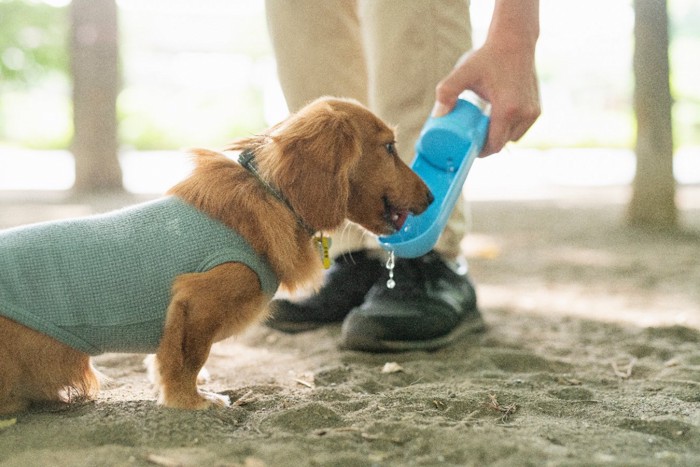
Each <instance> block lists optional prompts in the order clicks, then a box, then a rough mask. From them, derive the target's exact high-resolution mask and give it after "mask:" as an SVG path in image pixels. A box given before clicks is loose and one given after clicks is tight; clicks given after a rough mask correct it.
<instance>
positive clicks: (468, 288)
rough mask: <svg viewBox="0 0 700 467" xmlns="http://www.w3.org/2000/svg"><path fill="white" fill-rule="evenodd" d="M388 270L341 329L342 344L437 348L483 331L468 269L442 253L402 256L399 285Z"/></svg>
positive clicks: (378, 348) (398, 264)
mask: <svg viewBox="0 0 700 467" xmlns="http://www.w3.org/2000/svg"><path fill="white" fill-rule="evenodd" d="M387 278H388V277H387V275H386V274H384V275H383V276H382V277H381V278H380V279H379V280H378V282H377V283H376V284H375V285H374V286H373V287H372V289H371V290H370V291H369V292H368V293H367V296H366V297H365V300H364V303H363V304H362V305H360V306H358V307H357V308H355V309H353V310H352V311H351V312H350V314H349V315H348V316H347V318H345V321H344V322H343V327H342V336H341V347H343V348H345V349H350V350H363V351H369V352H391V351H406V350H432V349H437V348H439V347H443V346H445V345H447V344H449V343H451V342H452V341H454V340H455V339H457V338H458V337H460V336H462V335H464V334H465V333H471V332H477V331H481V330H483V329H484V322H483V320H482V319H481V315H480V313H479V311H478V309H477V307H476V293H475V291H474V286H473V285H472V283H471V281H470V280H469V277H468V276H467V275H466V271H464V272H458V271H457V270H456V268H453V267H452V266H450V265H448V264H447V263H446V262H445V261H444V260H443V259H442V258H441V257H440V256H439V255H438V254H437V253H435V252H430V253H428V254H427V255H425V256H421V257H420V258H415V259H397V260H396V268H395V269H394V280H395V283H396V285H395V287H394V288H393V289H389V288H387V285H386V281H387Z"/></svg>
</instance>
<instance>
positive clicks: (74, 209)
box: [0, 187, 700, 467]
mask: <svg viewBox="0 0 700 467" xmlns="http://www.w3.org/2000/svg"><path fill="white" fill-rule="evenodd" d="M627 198H628V193H627V191H626V189H624V188H595V189H590V188H589V189H568V190H559V191H558V192H557V193H554V194H553V195H552V196H545V197H542V198H541V199H535V200H533V199H530V200H519V201H477V202H474V203H473V204H472V218H473V232H474V233H473V235H471V236H470V237H469V239H468V240H467V241H466V242H465V244H464V249H465V251H466V253H467V255H468V257H469V259H470V268H471V275H472V276H473V278H474V279H475V281H476V283H477V287H478V289H477V291H478V295H479V303H480V307H481V310H482V312H483V315H484V318H485V320H486V322H487V325H488V329H487V331H486V332H485V333H483V334H480V335H476V336H468V337H465V338H464V339H463V340H461V341H460V342H458V343H456V344H454V345H452V346H450V347H447V348H445V349H442V350H439V351H435V352H429V353H427V352H410V353H401V354H365V353H360V352H349V351H340V350H338V348H337V342H338V336H339V327H337V326H331V327H326V328H322V329H319V330H316V331H312V332H308V333H304V334H298V335H285V334H281V333H279V332H275V331H272V330H269V329H267V328H265V327H263V326H259V327H255V328H253V329H251V330H250V331H249V332H248V333H247V334H245V335H244V336H241V337H239V338H236V339H232V340H228V341H226V342H223V343H220V344H217V345H216V346H215V348H214V350H213V352H212V356H211V358H210V360H209V362H208V364H207V367H208V369H209V371H210V372H211V374H212V376H211V380H210V381H209V382H208V383H207V384H206V385H205V386H206V388H208V389H209V390H213V391H216V392H220V393H225V394H228V395H230V396H231V399H232V400H234V401H236V402H235V403H234V404H233V406H232V407H231V408H228V409H212V410H208V411H204V412H183V411H177V410H166V409H163V408H159V407H157V406H156V404H155V402H154V394H153V391H152V389H151V387H150V386H149V384H148V383H147V381H146V375H145V372H144V368H143V365H142V360H143V356H142V355H116V354H108V355H103V356H100V357H98V358H96V359H95V365H96V366H97V367H98V369H100V370H101V371H102V372H103V373H105V374H106V375H108V376H109V377H111V378H113V380H114V381H113V383H111V384H110V385H109V386H108V387H106V388H104V389H103V391H102V392H101V394H100V396H99V398H98V399H97V400H96V401H94V402H90V403H84V404H79V405H73V406H70V407H64V408H52V409H46V408H45V409H43V410H36V411H33V412H31V413H28V414H23V415H18V416H17V417H16V418H9V417H5V418H0V465H2V466H22V467H24V466H33V465H36V466H45V465H62V466H63V465H71V466H122V465H128V466H132V465H134V466H140V465H143V466H147V465H151V466H153V465H155V466H180V465H182V466H203V465H207V466H234V465H240V466H249V467H258V466H287V465H297V466H298V465H322V466H326V465H333V466H364V465H367V466H370V465H380V466H383V465H396V466H404V465H502V466H506V465H507V466H511V465H566V466H583V465H586V466H589V465H620V466H622V465H625V466H628V465H642V466H645V465H649V466H652V465H653V466H658V465H671V466H675V465H678V466H697V465H700V187H685V188H682V189H680V191H679V193H678V202H679V205H680V206H681V208H682V222H683V225H684V231H683V232H682V233H676V234H670V235H669V234H663V233H644V232H639V231H631V230H627V229H625V228H623V218H624V206H625V203H626V201H627ZM64 201H65V202H63V203H59V202H47V201H46V199H44V198H41V197H37V198H36V199H33V200H32V199H28V198H27V197H26V196H25V195H19V194H18V195H17V196H13V195H11V194H5V195H3V196H2V197H1V198H0V227H8V226H10V225H16V224H20V223H25V222H32V221H36V220H43V219H48V218H55V217H63V216H73V215H82V214H87V213H89V212H92V211H93V210H95V209H98V210H100V209H105V208H106V207H107V206H106V204H105V203H104V200H102V201H100V202H98V200H93V201H92V202H85V201H80V202H77V201H75V200H64ZM121 202H122V200H114V201H113V202H112V204H115V205H116V204H119V203H121ZM109 207H112V206H109ZM396 280H397V281H399V280H401V278H400V277H397V278H396Z"/></svg>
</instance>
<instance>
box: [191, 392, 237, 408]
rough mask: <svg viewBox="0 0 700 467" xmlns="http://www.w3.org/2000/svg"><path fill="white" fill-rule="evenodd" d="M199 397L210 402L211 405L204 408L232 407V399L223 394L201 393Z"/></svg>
mask: <svg viewBox="0 0 700 467" xmlns="http://www.w3.org/2000/svg"><path fill="white" fill-rule="evenodd" d="M199 395H200V396H202V399H204V400H205V401H207V402H209V405H207V406H206V407H204V408H208V407H211V406H217V407H230V406H231V399H230V398H229V397H228V396H224V395H223V394H217V393H215V392H206V391H199Z"/></svg>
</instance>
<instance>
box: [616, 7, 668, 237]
mask: <svg viewBox="0 0 700 467" xmlns="http://www.w3.org/2000/svg"><path fill="white" fill-rule="evenodd" d="M634 12H635V23H634V40H635V42H634V62H633V68H634V78H635V89H634V110H635V113H636V116H637V146H636V153H637V170H636V174H635V178H634V183H633V191H632V199H631V201H630V205H629V209H628V221H629V223H630V225H633V226H639V227H646V228H654V229H670V228H674V227H676V226H677V217H678V213H677V208H676V203H675V193H676V182H675V179H674V177H673V128H672V117H671V106H672V98H671V90H670V85H669V60H668V46H669V36H668V10H667V4H666V0H634Z"/></svg>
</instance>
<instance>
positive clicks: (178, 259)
mask: <svg viewBox="0 0 700 467" xmlns="http://www.w3.org/2000/svg"><path fill="white" fill-rule="evenodd" d="M230 262H235V263H242V264H245V265H246V266H248V267H249V268H250V269H252V270H253V271H255V273H256V274H257V275H258V279H259V281H260V285H261V288H262V290H263V292H264V293H265V294H266V295H268V296H270V297H271V296H272V295H273V294H274V293H275V291H276V290H277V287H278V285H279V284H278V281H277V277H276V276H275V274H274V273H273V271H272V270H271V269H270V266H269V265H268V264H267V262H266V261H265V260H264V259H262V258H260V257H259V256H258V255H257V254H256V253H255V251H254V250H253V249H252V248H251V247H250V245H248V243H247V242H246V241H245V240H244V239H243V237H241V236H240V235H239V234H237V233H236V232H234V231H233V230H231V229H230V228H229V227H227V226H225V225H224V224H223V223H221V222H219V221H217V220H215V219H213V218H211V217H209V216H207V215H206V214H205V213H203V212H201V211H199V210H198V209H196V208H194V207H193V206H190V205H189V204H187V203H185V202H184V201H182V200H180V199H178V198H175V197H169V198H163V199H160V200H157V201H153V202H149V203H145V204H141V205H138V206H134V207H131V208H126V209H123V210H120V211H116V212H113V213H109V214H105V215H98V216H91V217H87V218H83V219H76V220H64V221H57V222H46V223H42V224H36V225H31V226H26V227H18V228H14V229H9V230H5V231H3V232H0V315H3V316H6V317H7V318H10V319H12V320H14V321H17V322H19V323H21V324H23V325H25V326H27V327H30V328H32V329H35V330H37V331H40V332H42V333H44V334H47V335H49V336H51V337H53V338H55V339H57V340H59V341H61V342H63V343H65V344H67V345H69V346H71V347H73V348H75V349H78V350H80V351H82V352H85V353H88V354H90V355H97V354H100V353H104V352H144V353H145V352H155V350H156V349H157V348H158V344H159V342H160V339H161V337H162V335H163V326H164V323H165V315H166V311H167V308H168V304H169V302H170V297H171V288H172V285H173V281H174V279H175V278H176V277H177V276H179V275H180V274H185V273H196V272H204V271H208V270H210V269H212V268H214V267H216V266H218V265H221V264H223V263H230ZM232 287H235V284H232ZM232 306H233V304H232Z"/></svg>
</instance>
